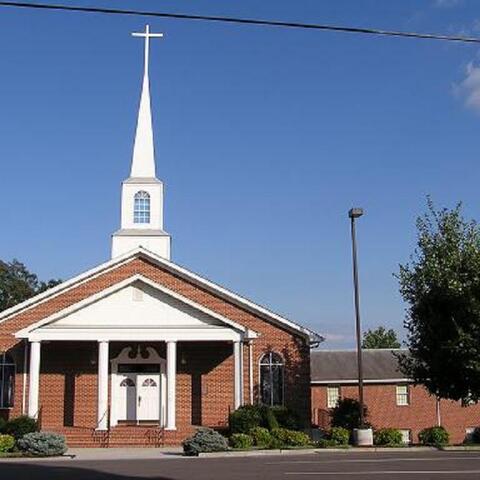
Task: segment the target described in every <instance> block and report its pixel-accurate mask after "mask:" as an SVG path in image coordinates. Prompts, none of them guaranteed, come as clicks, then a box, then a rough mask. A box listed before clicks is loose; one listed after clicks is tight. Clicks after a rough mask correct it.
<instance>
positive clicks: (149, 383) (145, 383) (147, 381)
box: [142, 378, 157, 387]
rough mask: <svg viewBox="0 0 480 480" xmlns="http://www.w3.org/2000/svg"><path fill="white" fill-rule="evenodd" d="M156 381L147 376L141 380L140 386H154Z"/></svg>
mask: <svg viewBox="0 0 480 480" xmlns="http://www.w3.org/2000/svg"><path fill="white" fill-rule="evenodd" d="M156 386H157V382H156V381H155V380H154V379H153V378H147V379H145V380H144V381H143V383H142V387H156Z"/></svg>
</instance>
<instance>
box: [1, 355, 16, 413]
mask: <svg viewBox="0 0 480 480" xmlns="http://www.w3.org/2000/svg"><path fill="white" fill-rule="evenodd" d="M7 361H8V360H6V359H5V355H0V408H12V407H13V399H14V391H15V364H13V363H7Z"/></svg>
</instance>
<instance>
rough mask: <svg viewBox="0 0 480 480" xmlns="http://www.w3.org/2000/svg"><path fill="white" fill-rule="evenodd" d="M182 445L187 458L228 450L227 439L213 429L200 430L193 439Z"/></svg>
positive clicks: (185, 441)
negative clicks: (203, 453)
mask: <svg viewBox="0 0 480 480" xmlns="http://www.w3.org/2000/svg"><path fill="white" fill-rule="evenodd" d="M182 445H183V452H184V453H185V455H187V456H197V455H198V454H199V453H202V452H223V451H225V450H228V444H227V439H226V438H225V437H224V436H222V435H220V434H219V433H218V432H216V431H215V430H212V429H211V428H199V429H198V430H197V431H196V432H195V434H194V435H193V436H192V437H190V438H187V439H186V440H184V442H183V444H182Z"/></svg>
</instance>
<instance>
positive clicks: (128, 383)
mask: <svg viewBox="0 0 480 480" xmlns="http://www.w3.org/2000/svg"><path fill="white" fill-rule="evenodd" d="M115 403H116V408H117V412H119V418H118V419H119V420H123V421H125V420H126V421H128V422H135V421H136V420H137V374H136V373H122V374H120V375H119V376H118V388H117V395H115Z"/></svg>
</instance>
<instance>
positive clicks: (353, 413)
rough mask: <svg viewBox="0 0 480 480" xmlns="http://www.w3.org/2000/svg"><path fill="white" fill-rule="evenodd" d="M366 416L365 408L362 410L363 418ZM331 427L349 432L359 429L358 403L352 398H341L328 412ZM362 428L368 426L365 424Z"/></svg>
mask: <svg viewBox="0 0 480 480" xmlns="http://www.w3.org/2000/svg"><path fill="white" fill-rule="evenodd" d="M367 416H368V411H367V407H366V406H364V408H363V418H364V419H366V418H367ZM330 417H331V420H330V424H331V426H332V427H343V428H346V429H347V430H349V431H352V430H353V429H354V428H360V403H359V402H358V401H357V400H355V399H353V398H341V399H340V400H339V401H338V403H337V406H336V407H335V408H332V410H331V412H330ZM364 426H368V424H367V423H366V424H365V425H364Z"/></svg>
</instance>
